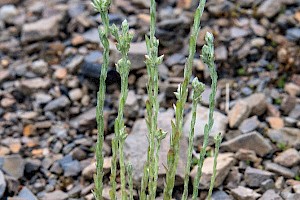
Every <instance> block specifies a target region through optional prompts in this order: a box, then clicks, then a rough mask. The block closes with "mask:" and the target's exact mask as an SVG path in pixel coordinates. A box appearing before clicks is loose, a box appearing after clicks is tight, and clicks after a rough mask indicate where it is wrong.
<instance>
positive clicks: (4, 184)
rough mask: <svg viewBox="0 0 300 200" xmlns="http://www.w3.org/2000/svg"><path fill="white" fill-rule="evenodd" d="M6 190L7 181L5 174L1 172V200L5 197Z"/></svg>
mask: <svg viewBox="0 0 300 200" xmlns="http://www.w3.org/2000/svg"><path fill="white" fill-rule="evenodd" d="M5 190H6V181H5V178H4V174H3V172H2V171H1V170H0V198H2V197H3V194H4V192H5Z"/></svg>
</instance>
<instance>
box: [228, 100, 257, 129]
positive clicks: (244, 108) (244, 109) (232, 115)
mask: <svg viewBox="0 0 300 200" xmlns="http://www.w3.org/2000/svg"><path fill="white" fill-rule="evenodd" d="M250 113H251V110H250V107H249V106H248V105H247V104H246V103H245V102H243V101H238V102H237V103H236V104H235V105H234V107H233V108H232V109H231V110H230V111H229V113H228V121H229V126H230V128H237V127H238V126H239V125H240V124H241V123H242V122H243V120H245V119H246V118H247V117H248V116H249V115H250Z"/></svg>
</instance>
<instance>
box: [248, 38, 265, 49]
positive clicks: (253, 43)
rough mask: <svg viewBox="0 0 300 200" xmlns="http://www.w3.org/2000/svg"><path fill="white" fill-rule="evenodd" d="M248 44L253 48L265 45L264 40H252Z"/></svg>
mask: <svg viewBox="0 0 300 200" xmlns="http://www.w3.org/2000/svg"><path fill="white" fill-rule="evenodd" d="M250 43H251V46H253V47H262V46H264V45H265V44H266V40H265V39H264V38H254V39H252V40H251V42H250Z"/></svg>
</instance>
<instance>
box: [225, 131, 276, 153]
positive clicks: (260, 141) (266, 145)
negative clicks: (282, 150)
mask: <svg viewBox="0 0 300 200" xmlns="http://www.w3.org/2000/svg"><path fill="white" fill-rule="evenodd" d="M220 148H221V149H224V150H226V151H232V152H237V151H238V150H239V149H241V148H244V149H248V150H253V151H254V152H255V153H256V154H257V155H259V156H261V157H263V156H265V155H266V154H268V153H270V152H271V151H272V149H273V148H272V146H271V144H270V142H269V141H268V140H267V139H265V138H264V137H263V136H262V135H261V134H260V133H258V132H256V131H253V132H250V133H247V134H243V135H240V136H237V137H235V138H233V139H231V140H229V141H226V142H223V143H222V144H221V146H220Z"/></svg>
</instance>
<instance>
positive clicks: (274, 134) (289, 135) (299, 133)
mask: <svg viewBox="0 0 300 200" xmlns="http://www.w3.org/2000/svg"><path fill="white" fill-rule="evenodd" d="M266 134H267V136H268V137H269V138H270V139H271V141H272V142H276V143H277V144H284V145H287V146H292V147H296V146H298V145H300V130H299V129H298V128H282V129H279V130H275V129H269V130H268V131H267V133H266Z"/></svg>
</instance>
